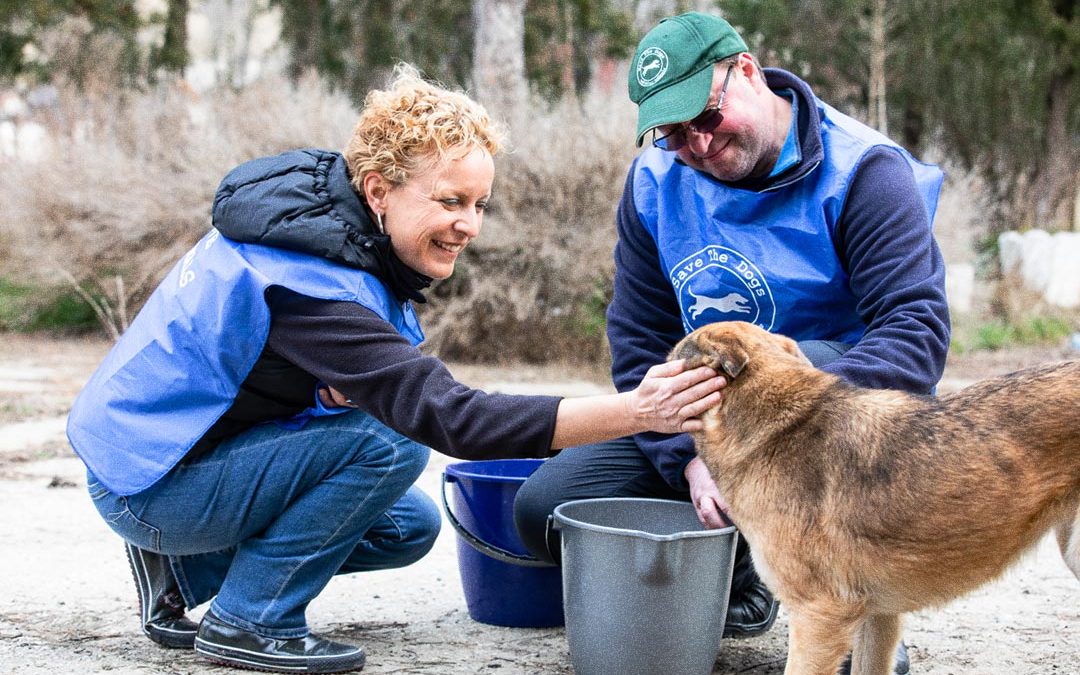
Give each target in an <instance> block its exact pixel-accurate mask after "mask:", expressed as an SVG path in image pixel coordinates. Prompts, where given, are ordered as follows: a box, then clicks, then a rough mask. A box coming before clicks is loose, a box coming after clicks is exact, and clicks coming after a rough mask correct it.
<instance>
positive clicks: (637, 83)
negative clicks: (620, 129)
mask: <svg viewBox="0 0 1080 675" xmlns="http://www.w3.org/2000/svg"><path fill="white" fill-rule="evenodd" d="M745 51H746V43H745V42H743V39H742V38H741V37H739V34H738V33H736V32H735V29H734V28H732V27H731V24H729V23H728V22H727V21H724V20H723V19H721V18H720V17H718V16H711V15H709V14H702V13H700V12H688V13H686V14H680V15H679V16H673V17H669V18H667V19H664V20H663V21H661V22H660V23H658V24H657V25H656V27H655V28H653V29H652V30H651V31H649V32H648V33H647V34H646V35H645V37H643V38H642V39H641V42H640V43H639V44H638V48H637V51H636V52H634V60H633V61H631V62H630V75H629V77H628V78H627V79H628V84H629V86H630V100H631V101H633V102H634V103H636V104H637V105H638V124H637V145H638V147H640V146H641V140H642V138H644V136H645V134H646V133H648V131H649V130H650V129H653V128H655V127H658V126H660V125H661V124H674V123H675V122H685V121H686V120H690V119H693V118H694V117H696V116H697V115H698V113H700V112H701V111H702V110H704V109H705V104H706V103H708V102H709V91H710V90H711V89H712V76H713V69H712V64H714V63H716V62H717V61H722V60H724V59H726V58H727V57H729V56H734V55H735V54H740V53H742V52H745Z"/></svg>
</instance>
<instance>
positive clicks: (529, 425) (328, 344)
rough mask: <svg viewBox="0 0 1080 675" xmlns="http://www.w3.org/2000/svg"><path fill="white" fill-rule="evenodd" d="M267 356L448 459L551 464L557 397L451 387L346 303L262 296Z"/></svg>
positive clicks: (376, 321)
mask: <svg viewBox="0 0 1080 675" xmlns="http://www.w3.org/2000/svg"><path fill="white" fill-rule="evenodd" d="M269 300H270V304H271V312H272V320H271V325H270V335H269V338H268V340H267V345H268V347H269V348H271V349H273V350H274V351H275V352H276V353H277V354H279V355H281V356H282V357H283V358H285V359H286V360H288V361H289V362H291V363H293V364H295V365H296V366H298V367H299V368H301V369H303V370H304V371H306V372H308V373H310V374H312V375H314V376H315V377H316V378H318V379H319V380H321V381H323V382H325V383H327V384H329V385H330V386H332V387H334V388H335V389H337V390H338V391H340V392H342V393H344V394H345V395H346V396H347V397H349V398H350V399H351V400H352V401H353V402H355V403H356V404H357V405H358V406H359V408H360V409H361V410H363V411H364V412H366V413H368V414H370V415H371V416H372V417H374V418H375V419H377V420H379V421H380V422H382V423H383V424H385V425H386V426H388V427H390V428H391V429H394V430H396V431H397V432H399V433H401V434H402V435H404V436H408V437H409V438H412V439H414V440H416V441H418V442H420V443H423V444H424V445H427V446H428V447H430V448H432V449H433V450H436V451H438V452H441V453H443V454H446V455H450V456H451V457H459V458H462V459H490V458H514V457H547V456H549V455H551V454H553V451H552V449H551V442H552V439H553V437H554V434H555V416H556V412H557V411H558V407H559V402H560V401H561V400H562V399H561V398H560V397H557V396H515V395H510V394H500V393H490V394H489V393H486V392H484V391H481V390H479V389H473V388H471V387H467V386H465V385H464V384H462V383H460V382H458V381H457V380H455V379H454V377H453V375H451V374H450V371H449V370H447V368H446V366H445V365H443V363H442V362H441V361H439V360H438V359H436V358H433V357H431V356H425V355H424V354H422V353H421V352H420V350H419V349H417V348H416V347H414V346H412V345H411V344H409V342H408V341H407V340H405V338H403V337H401V335H399V334H398V333H397V332H396V331H395V330H394V328H393V326H391V325H390V324H389V323H387V322H386V321H384V320H383V319H381V318H380V317H379V316H377V315H376V314H375V313H374V312H372V311H370V310H368V309H365V308H363V307H361V306H360V305H358V304H356V303H353V302H336V301H329V300H315V299H312V298H308V297H305V296H303V295H299V294H297V293H294V292H292V291H288V290H286V289H283V288H281V287H274V288H272V289H271V291H270V294H269Z"/></svg>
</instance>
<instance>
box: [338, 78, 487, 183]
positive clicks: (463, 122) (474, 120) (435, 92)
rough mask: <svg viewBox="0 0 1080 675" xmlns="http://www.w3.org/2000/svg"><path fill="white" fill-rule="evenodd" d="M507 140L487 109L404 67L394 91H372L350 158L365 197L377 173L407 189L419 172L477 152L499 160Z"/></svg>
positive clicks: (347, 157) (351, 142)
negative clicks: (368, 181)
mask: <svg viewBox="0 0 1080 675" xmlns="http://www.w3.org/2000/svg"><path fill="white" fill-rule="evenodd" d="M502 139H503V132H502V130H501V129H500V128H499V127H498V126H497V125H496V124H495V123H494V122H493V121H492V120H491V117H490V116H489V115H488V113H487V111H486V110H484V107H483V106H481V105H480V104H479V103H477V102H476V101H473V100H472V99H470V98H469V97H468V96H466V95H465V94H464V93H461V92H457V91H450V90H448V89H444V88H443V87H441V86H439V85H436V84H434V83H432V82H428V81H426V80H424V79H423V78H421V77H420V74H419V73H418V72H417V71H416V69H415V68H413V67H412V66H410V65H408V64H404V63H402V64H398V66H397V67H396V68H394V79H393V81H392V82H391V83H390V86H389V88H387V89H385V90H379V89H376V90H373V91H371V92H369V93H368V95H367V98H366V99H365V100H364V109H363V111H362V112H361V113H360V121H359V122H357V123H356V128H355V129H353V135H352V138H351V139H350V140H349V145H348V147H346V149H345V153H344V154H345V162H346V164H347V165H348V167H349V173H350V174H351V176H352V184H353V187H354V188H355V189H356V191H357V192H358V193H360V194H361V195H363V194H364V190H363V180H364V176H365V175H366V174H368V173H371V172H372V171H374V172H376V173H378V174H380V175H381V176H382V177H383V178H385V179H386V180H388V181H389V182H390V183H391V184H393V185H401V184H403V183H405V182H406V181H407V180H408V179H409V178H410V177H411V176H412V175H413V174H414V173H416V171H417V170H421V169H425V168H427V167H430V166H432V165H433V164H434V163H438V162H441V161H445V160H450V159H459V158H461V157H464V156H465V155H467V154H469V153H470V152H472V151H473V150H475V149H476V148H483V149H484V150H486V151H487V152H488V153H490V154H491V155H492V156H494V155H495V154H496V153H498V151H499V149H500V147H501V145H502Z"/></svg>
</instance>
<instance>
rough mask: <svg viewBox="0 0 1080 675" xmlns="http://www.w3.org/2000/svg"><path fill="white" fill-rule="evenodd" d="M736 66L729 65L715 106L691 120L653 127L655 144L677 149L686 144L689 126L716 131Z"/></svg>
mask: <svg viewBox="0 0 1080 675" xmlns="http://www.w3.org/2000/svg"><path fill="white" fill-rule="evenodd" d="M734 67H735V65H734V64H732V65H730V66H728V69H727V75H725V76H724V85H723V86H722V87H720V98H719V99H717V101H716V105H715V106H713V107H711V108H705V110H703V111H702V112H701V114H700V115H698V116H697V117H695V118H694V119H692V120H690V121H689V122H679V123H678V124H661V125H660V126H658V127H656V128H655V129H653V140H652V144H653V146H654V147H657V148H660V149H661V150H670V151H675V150H679V149H681V148H682V147H683V146H685V145H686V130H687V129H688V128H689V129H690V130H691V131H694V132H696V133H699V134H708V133H712V132H713V131H715V130H716V128H717V127H718V126H720V123H721V122H723V121H724V114H723V113H722V112H720V106H722V105H724V94H726V93H727V87H728V82H730V81H731V71H732V69H733V68H734ZM658 131H659V132H660V134H661V135H660V136H657V135H656V132H658Z"/></svg>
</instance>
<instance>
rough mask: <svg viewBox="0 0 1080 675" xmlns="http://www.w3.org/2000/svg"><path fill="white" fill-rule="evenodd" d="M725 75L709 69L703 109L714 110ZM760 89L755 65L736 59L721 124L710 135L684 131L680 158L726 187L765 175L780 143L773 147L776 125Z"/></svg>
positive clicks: (718, 68) (723, 68)
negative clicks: (705, 103)
mask: <svg viewBox="0 0 1080 675" xmlns="http://www.w3.org/2000/svg"><path fill="white" fill-rule="evenodd" d="M726 74H727V66H720V64H716V65H715V66H714V67H713V81H712V91H711V92H710V93H709V101H708V104H707V105H706V107H710V106H715V105H716V102H717V101H718V100H719V98H720V89H721V87H722V86H723V84H724V76H725V75H726ZM762 87H765V83H764V82H763V81H762V80H761V77H760V75H758V73H757V70H756V69H755V67H754V64H753V62H752V61H750V60H749V59H748V58H747V57H746V56H745V55H743V56H741V57H739V60H738V61H737V62H736V64H735V68H734V69H733V71H732V73H731V81H730V82H728V88H727V92H726V93H725V94H724V101H723V105H722V106H721V108H720V112H721V113H722V114H723V115H724V121H723V122H721V123H720V126H718V127H716V128H715V129H713V130H712V131H711V132H705V133H700V132H697V131H694V130H692V129H689V128H688V129H686V130H685V133H686V139H687V143H686V145H685V146H683V147H682V148H681V149H679V150H678V151H677V154H678V156H679V159H681V160H682V161H683V162H684V163H686V165H687V166H690V167H691V168H694V169H697V170H698V171H701V172H704V173H707V174H709V175H711V176H713V177H714V178H717V179H718V180H722V181H725V182H733V181H739V180H742V179H744V178H748V177H757V176H761V175H765V174H767V173H768V172H769V171H770V170H771V169H772V166H773V164H774V163H775V162H776V158H777V156H778V153H779V149H780V147H781V146H782V144H783V139H781V141H780V144H779V145H777V144H776V143H775V140H774V136H775V133H774V131H775V130H774V129H773V126H774V125H772V124H771V123H770V121H769V118H768V117H767V115H766V112H767V106H768V99H767V98H764V97H763V94H762V91H761V89H762ZM765 90H766V92H767V87H765ZM774 146H775V147H774Z"/></svg>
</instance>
